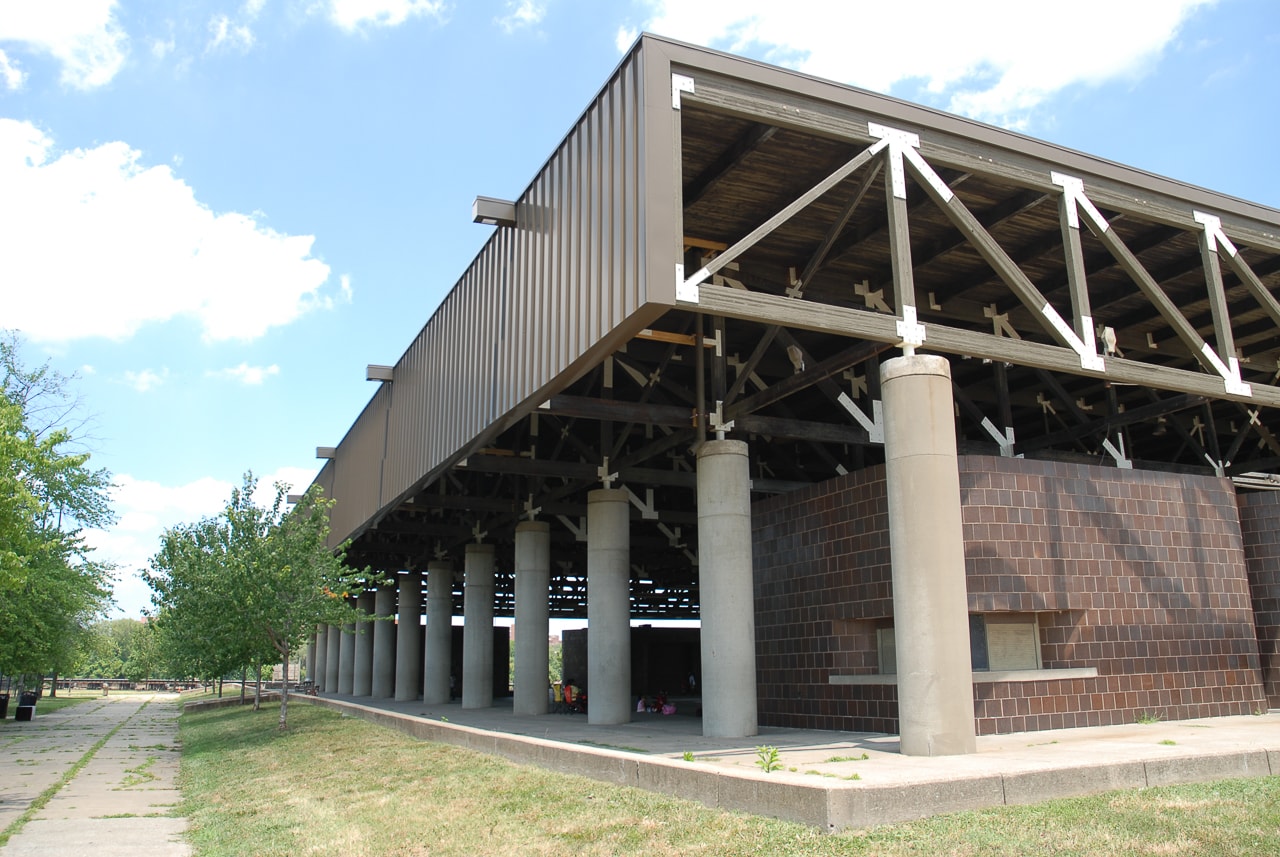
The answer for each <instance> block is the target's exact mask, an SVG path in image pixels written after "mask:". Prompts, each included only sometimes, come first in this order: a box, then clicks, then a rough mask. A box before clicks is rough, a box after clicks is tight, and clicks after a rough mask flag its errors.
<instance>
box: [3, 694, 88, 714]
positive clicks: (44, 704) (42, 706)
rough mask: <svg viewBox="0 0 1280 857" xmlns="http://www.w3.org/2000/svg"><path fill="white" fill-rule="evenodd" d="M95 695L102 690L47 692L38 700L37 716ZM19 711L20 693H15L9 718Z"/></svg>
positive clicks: (10, 703) (10, 704)
mask: <svg viewBox="0 0 1280 857" xmlns="http://www.w3.org/2000/svg"><path fill="white" fill-rule="evenodd" d="M95 696H102V691H100V690H97V691H87V690H77V691H71V690H60V691H58V695H57V696H49V694H47V693H46V694H45V695H44V696H42V697H40V698H39V699H38V700H36V717H39V716H40V715H41V714H51V713H53V712H54V711H61V710H62V709H64V708H67V707H68V706H71V705H76V704H77V703H81V702H87V701H88V700H90V699H93V698H94V697H95ZM17 711H18V694H16V693H13V694H11V695H10V697H9V716H8V719H10V720H12V719H14V717H15V716H17Z"/></svg>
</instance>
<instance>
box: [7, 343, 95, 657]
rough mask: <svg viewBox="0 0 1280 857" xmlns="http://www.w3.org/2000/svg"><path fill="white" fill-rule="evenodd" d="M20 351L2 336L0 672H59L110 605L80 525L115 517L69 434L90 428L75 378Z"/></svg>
mask: <svg viewBox="0 0 1280 857" xmlns="http://www.w3.org/2000/svg"><path fill="white" fill-rule="evenodd" d="M19 351H20V340H19V339H18V337H17V335H16V334H5V335H3V336H0V497H3V498H4V502H0V672H7V673H18V674H25V673H37V674H39V673H57V672H60V671H64V670H66V669H68V668H69V667H70V666H71V665H72V664H73V663H74V661H75V660H76V658H77V657H78V655H79V650H80V647H81V646H82V645H83V643H84V640H85V633H86V629H87V627H88V625H89V624H90V623H91V622H92V621H93V620H94V619H96V618H97V617H99V616H100V615H102V613H103V612H104V611H105V609H106V607H107V606H108V605H109V604H110V583H111V570H112V569H111V567H110V566H109V565H106V564H104V563H101V562H96V561H94V560H93V559H92V557H91V556H90V549H89V548H88V546H87V545H86V543H85V541H84V539H83V537H82V535H81V529H82V528H83V527H102V526H106V525H108V524H110V523H111V522H112V521H113V519H114V517H113V515H112V512H111V508H110V501H109V496H108V491H109V489H110V487H111V480H110V474H109V473H107V471H105V470H94V469H91V468H90V467H89V459H90V454H89V452H88V451H87V450H85V449H83V447H82V446H81V441H80V440H79V439H77V438H76V437H75V436H74V435H73V429H80V428H83V427H84V426H85V425H86V424H87V421H86V420H84V419H83V418H82V417H80V416H79V411H80V401H79V399H78V398H77V397H76V396H74V395H73V393H72V392H71V389H70V383H71V381H72V380H74V378H69V377H67V376H63V375H61V374H59V373H57V372H54V371H53V370H52V369H50V367H49V365H48V364H47V363H46V364H45V365H43V366H40V367H38V368H36V369H33V370H31V369H27V368H25V367H24V366H23V364H22V361H21V357H20V354H19Z"/></svg>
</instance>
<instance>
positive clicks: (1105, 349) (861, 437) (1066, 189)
mask: <svg viewBox="0 0 1280 857" xmlns="http://www.w3.org/2000/svg"><path fill="white" fill-rule="evenodd" d="M474 215H475V218H476V219H477V220H478V221H479V222H482V223H487V224H491V225H492V226H493V235H492V237H491V238H490V240H489V241H488V243H487V244H486V245H485V246H484V248H483V249H482V250H481V251H480V253H479V255H478V256H477V257H476V259H475V260H474V262H473V263H472V264H471V266H470V267H469V268H468V269H467V270H466V271H465V272H464V273H463V274H462V276H461V278H460V279H459V280H458V281H457V283H456V284H455V285H454V287H453V289H452V290H451V291H450V293H449V294H448V296H447V297H445V299H444V300H443V301H442V302H441V304H440V306H439V308H438V309H437V310H436V312H435V313H434V315H433V316H432V317H431V318H430V319H429V320H428V321H427V323H426V325H425V326H424V327H423V329H422V331H421V333H420V334H419V335H418V336H417V337H416V338H415V339H414V341H413V342H412V343H410V345H409V346H408V348H407V350H406V351H405V352H404V354H403V356H402V357H401V358H400V360H399V361H397V363H396V364H395V365H394V366H370V367H369V368H368V377H369V378H370V379H371V380H373V381H376V382H378V384H379V386H378V388H377V390H376V392H375V393H374V394H373V396H372V398H371V399H370V401H369V403H368V405H367V406H366V407H365V409H364V410H363V411H362V412H361V413H360V414H359V416H358V417H357V418H356V420H355V422H354V423H353V424H352V426H351V429H350V430H349V431H348V432H347V434H346V436H345V437H344V438H343V439H342V440H341V442H340V443H338V445H337V446H336V447H326V448H321V449H319V450H318V454H319V455H320V456H321V457H322V458H325V459H327V461H326V463H325V464H324V466H323V468H322V470H321V471H320V473H319V475H318V476H317V478H316V483H317V484H319V485H320V486H322V487H323V488H324V490H325V492H326V493H327V494H328V495H329V496H331V497H333V498H335V499H336V500H337V506H336V507H335V510H334V515H333V537H334V540H335V544H336V543H338V542H340V541H342V540H346V539H350V540H351V547H350V550H349V551H348V560H349V562H350V563H351V564H353V565H356V566H364V565H371V566H373V567H375V568H378V569H381V570H383V571H386V572H389V573H393V572H394V573H398V574H397V577H398V579H399V585H398V587H397V590H396V591H390V590H385V591H380V592H378V593H376V594H374V593H370V594H369V595H368V596H366V598H365V601H364V602H363V603H362V605H361V606H362V607H364V609H367V610H368V611H369V612H371V613H378V614H380V615H391V614H392V613H395V614H397V615H398V616H399V622H398V623H397V624H396V625H395V626H394V628H393V627H392V626H391V625H390V623H376V624H375V627H374V628H373V629H372V632H370V633H368V634H362V635H358V636H357V637H355V638H351V637H350V635H341V634H338V633H336V631H331V629H321V631H320V633H319V635H318V638H317V651H316V658H317V660H320V661H323V662H324V666H323V669H322V670H321V673H320V674H321V676H322V678H323V679H324V683H325V686H326V688H327V689H332V690H335V691H339V690H340V691H341V692H346V693H351V692H354V693H356V694H357V695H360V694H365V695H372V696H391V695H394V696H395V697H396V698H401V699H412V698H416V696H418V695H422V696H423V697H424V699H426V700H427V701H428V702H439V701H442V697H443V698H444V699H447V698H448V695H449V694H451V693H452V692H453V689H452V688H451V687H450V683H451V678H452V681H453V682H454V683H460V685H461V695H462V704H463V706H464V707H485V706H488V705H490V704H491V703H492V698H493V697H492V695H493V692H494V682H493V681H492V680H491V679H492V676H493V674H494V672H495V671H494V663H493V661H494V633H493V629H492V625H493V618H494V616H495V615H498V616H514V617H515V620H516V622H515V627H516V641H515V645H516V652H517V672H516V676H515V702H514V707H515V711H516V712H517V713H526V714H527V713H539V712H541V711H545V710H546V705H547V701H546V700H547V695H546V691H547V688H546V660H545V651H546V649H545V641H546V637H547V627H548V624H547V623H548V617H549V616H556V617H574V618H580V617H584V616H585V617H586V618H587V620H588V640H587V662H588V663H587V674H586V675H585V676H583V677H581V678H585V684H586V686H587V688H588V691H589V694H590V700H591V704H590V708H589V714H588V717H589V720H590V722H591V723H598V724H602V725H604V724H617V723H621V722H626V720H627V719H629V717H630V712H631V711H632V709H633V707H634V702H635V695H634V694H635V692H636V686H635V685H634V683H633V681H632V674H631V673H632V654H633V653H632V651H631V636H630V627H629V624H630V622H629V620H630V619H633V618H645V617H652V618H694V617H696V618H699V619H700V621H701V628H702V631H701V644H700V645H701V655H700V664H699V669H698V672H699V674H700V677H701V690H702V698H703V722H704V730H705V731H706V734H708V735H717V736H732V737H740V736H748V735H752V734H755V731H754V730H755V729H756V728H757V724H759V723H761V722H767V723H769V724H771V725H796V726H805V727H809V728H814V727H816V728H856V729H882V730H884V731H892V732H899V733H900V734H901V736H902V749H903V752H905V753H912V754H938V753H957V752H968V751H971V750H972V748H973V746H974V735H975V733H976V732H1008V731H1020V730H1022V729H1042V728H1053V727H1055V726H1072V725H1094V724H1100V723H1111V722H1120V721H1122V720H1125V719H1127V720H1132V719H1133V717H1134V716H1135V714H1137V713H1139V712H1142V711H1146V710H1151V711H1156V710H1160V711H1162V712H1163V714H1164V716H1168V717H1170V718H1176V717H1192V716H1205V715H1211V714H1236V713H1247V712H1249V711H1252V710H1256V709H1257V708H1259V707H1262V708H1265V707H1266V706H1267V705H1268V700H1270V704H1272V705H1276V704H1280V650H1278V645H1280V644H1278V643H1277V636H1278V631H1280V549H1278V548H1277V547H1276V545H1275V541H1276V537H1275V533H1276V532H1277V530H1280V526H1277V525H1280V502H1277V501H1278V500H1280V495H1277V494H1275V493H1273V492H1271V491H1268V490H1265V489H1269V488H1272V487H1276V486H1277V484H1280V477H1277V476H1276V475H1275V474H1276V473H1277V469H1278V465H1280V438H1277V436H1276V432H1277V431H1280V426H1278V425H1277V411H1276V406H1277V405H1280V387H1278V386H1277V385H1276V381H1277V378H1278V377H1280V350H1278V348H1280V302H1277V300H1276V298H1275V297H1273V291H1274V289H1275V288H1276V287H1277V285H1280V212H1277V211H1275V210H1273V209H1271V208H1268V207H1265V206H1262V205H1258V204H1254V203H1249V202H1246V201H1243V200H1239V199H1235V198H1232V197H1228V196H1224V195H1221V194H1217V193H1213V192H1211V191H1208V190H1204V189H1201V188H1197V187H1193V186H1190V185H1187V184H1183V183H1180V182H1178V181H1176V180H1173V179H1167V178H1162V177H1159V176H1155V175H1151V174H1148V173H1144V172H1142V171H1140V170H1135V169H1132V168H1129V167H1124V166H1121V165H1118V164H1114V163H1111V162H1108V161H1105V160H1101V159H1098V158H1093V157H1090V156H1088V155H1085V154H1081V153H1078V152H1074V151H1070V150H1067V149H1064V148H1061V147H1058V146H1054V145H1052V144H1049V143H1045V142H1041V141H1037V140H1033V139H1030V138H1027V137H1025V136H1021V135H1018V134H1015V133H1012V132H1009V131H1004V130H1000V129H997V128H993V127H990V126H987V125H983V124H981V123H978V122H974V121H971V120H967V119H963V118H960V117H956V116H952V115H948V114H945V113H941V112H939V111H936V110H932V109H929V108H926V107H921V106H918V105H914V104H909V103H906V102H903V101H899V100H896V99H892V98H888V97H886V96H882V95H877V94H874V93H870V92H866V91H863V90H858V89H854V88H851V87H847V86H842V85H838V84H834V83H830V82H827V81H822V80H817V79H814V78H810V77H806V76H804V75H800V74H797V73H795V72H791V71H788V70H784V69H780V68H775V67H771V66H767V65H763V64H760V63H755V62H751V61H747V60H743V59H740V58H736V57H732V56H728V55H725V54H721V53H717V52H713V51H709V50H704V49H699V48H694V47H691V46H688V45H684V44H680V43H676V42H673V41H669V40H666V39H662V38H657V37H653V36H649V35H645V36H642V37H641V38H640V39H639V40H638V41H637V42H636V44H635V45H634V47H633V48H632V49H631V51H630V52H629V53H628V54H627V55H626V56H625V57H624V59H623V60H622V62H621V63H620V65H619V66H618V67H617V69H616V70H615V71H614V73H613V75H612V76H611V77H610V78H609V79H608V81H607V83H606V84H605V85H604V87H603V88H602V89H601V91H600V93H599V95H598V96H597V97H596V98H595V100H594V101H593V102H592V103H591V104H590V105H589V106H588V107H587V109H586V110H585V112H584V113H583V114H582V116H581V118H580V119H579V120H578V122H577V123H576V124H575V125H574V126H573V128H572V129H570V131H569V133H568V134H567V135H566V137H565V138H564V140H563V141H562V142H561V143H560V145H559V146H558V147H557V148H556V150H555V152H554V153H553V154H552V156H551V157H550V159H549V160H548V161H547V162H546V164H545V165H544V166H543V168H542V169H541V170H540V171H539V173H538V174H537V175H536V176H534V178H533V180H532V181H531V183H530V184H529V186H528V187H527V188H525V189H524V190H523V191H522V192H521V193H520V194H519V195H518V196H515V197H514V198H513V199H510V200H503V199H498V198H492V197H480V198H478V199H477V201H476V205H475V211H474ZM424 577H425V587H424V584H423V581H424ZM424 607H425V614H426V621H425V625H423V624H421V616H422V614H423V612H424ZM456 615H461V616H463V617H464V624H463V628H462V632H461V637H462V639H461V641H460V645H461V649H462V652H461V657H460V659H459V658H458V657H457V656H458V652H457V649H458V646H459V643H458V642H457V641H454V640H453V638H452V631H451V629H450V627H449V626H450V624H451V619H450V617H452V616H456ZM393 638H394V640H393ZM539 649H541V652H542V654H541V655H539V654H538V651H539ZM455 659H459V660H460V662H461V664H462V670H461V673H460V674H457V671H456V670H455V669H454V668H453V666H452V664H453V663H454V660H455ZM330 677H332V681H330V680H329V679H330ZM642 692H643V691H642Z"/></svg>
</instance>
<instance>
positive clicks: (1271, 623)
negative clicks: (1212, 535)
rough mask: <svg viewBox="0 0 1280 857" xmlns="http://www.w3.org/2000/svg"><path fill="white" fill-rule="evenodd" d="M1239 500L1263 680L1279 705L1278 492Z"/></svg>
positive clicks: (1275, 705) (1273, 702)
mask: <svg viewBox="0 0 1280 857" xmlns="http://www.w3.org/2000/svg"><path fill="white" fill-rule="evenodd" d="M1239 502H1240V529H1241V531H1242V534H1243V536H1244V559H1245V563H1246V564H1247V565H1248V567H1249V589H1250V592H1251V594H1252V596H1253V615H1254V622H1255V624H1256V626H1257V631H1258V654H1259V656H1260V658H1261V663H1262V682H1263V687H1264V688H1265V689H1266V692H1267V700H1268V701H1269V702H1270V705H1271V707H1272V708H1280V492H1277V491H1266V492H1258V493H1249V494H1241V495H1240V497H1239Z"/></svg>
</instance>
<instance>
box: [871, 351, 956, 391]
mask: <svg viewBox="0 0 1280 857" xmlns="http://www.w3.org/2000/svg"><path fill="white" fill-rule="evenodd" d="M904 375H939V376H941V377H943V378H946V379H947V380H948V381H950V380H951V361H950V360H948V359H947V358H945V357H943V356H942V355H940V354H912V355H911V356H909V357H907V356H903V357H893V358H891V359H889V360H886V361H884V362H883V363H881V364H880V382H881V383H882V384H884V383H888V382H890V381H893V380H894V379H896V378H901V377H902V376H904Z"/></svg>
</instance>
